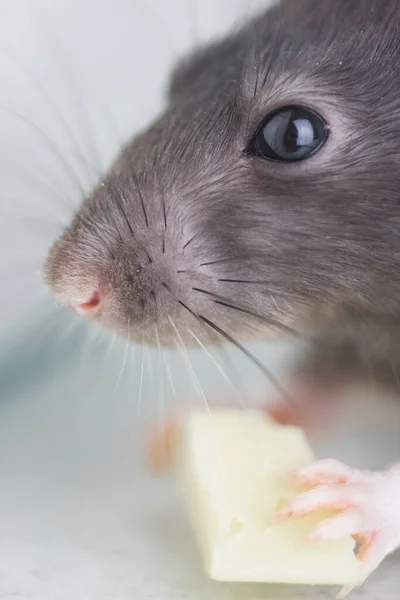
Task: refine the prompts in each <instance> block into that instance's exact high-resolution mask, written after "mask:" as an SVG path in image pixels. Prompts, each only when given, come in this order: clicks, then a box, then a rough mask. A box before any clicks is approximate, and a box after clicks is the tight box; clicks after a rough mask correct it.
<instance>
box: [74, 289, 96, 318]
mask: <svg viewBox="0 0 400 600" xmlns="http://www.w3.org/2000/svg"><path fill="white" fill-rule="evenodd" d="M100 303H101V297H100V293H99V292H93V294H92V295H91V297H90V299H89V300H87V301H86V302H79V303H76V304H73V305H72V308H73V309H74V310H75V311H76V312H77V313H79V314H81V315H90V314H94V313H95V312H96V311H97V310H98V308H99V307H100Z"/></svg>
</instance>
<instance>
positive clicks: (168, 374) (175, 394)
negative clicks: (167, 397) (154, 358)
mask: <svg viewBox="0 0 400 600" xmlns="http://www.w3.org/2000/svg"><path fill="white" fill-rule="evenodd" d="M163 361H164V366H165V370H166V372H167V377H168V381H169V384H170V386H171V390H172V395H173V397H174V400H175V403H176V404H178V396H177V393H176V388H175V384H174V380H173V377H172V372H171V369H170V368H169V364H168V361H167V359H166V357H165V354H164V353H163Z"/></svg>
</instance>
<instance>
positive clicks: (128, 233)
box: [45, 0, 400, 575]
mask: <svg viewBox="0 0 400 600" xmlns="http://www.w3.org/2000/svg"><path fill="white" fill-rule="evenodd" d="M399 81H400V2H399V1H398V0H353V1H351V2H349V1H348V0H282V1H281V2H280V4H279V5H277V6H275V7H273V8H272V9H269V10H268V11H267V12H265V13H264V14H262V15H260V16H259V17H258V18H256V19H254V20H252V21H251V22H249V23H248V24H246V25H245V26H244V27H242V28H241V29H240V30H238V31H235V32H233V33H232V34H231V35H230V36H228V37H227V38H225V39H223V40H220V41H217V42H214V43H213V44H211V45H209V46H207V47H205V48H202V49H200V50H199V51H197V52H195V53H194V54H193V55H192V56H190V57H188V58H186V59H185V60H183V61H181V62H180V64H179V65H178V66H177V68H176V69H175V71H174V73H173V75H172V78H171V85H170V90H169V97H168V104H167V106H166V108H165V110H164V112H163V114H162V115H161V116H160V117H159V119H158V120H157V121H156V122H155V123H154V124H153V125H152V126H151V127H150V128H149V129H148V130H147V131H146V132H144V133H141V134H140V135H138V136H137V137H136V138H135V139H134V140H132V141H131V142H129V143H128V144H127V145H126V147H125V148H123V150H122V152H121V154H120V156H119V157H118V159H117V160H116V162H115V164H114V165H113V166H112V168H111V169H110V171H109V172H108V173H107V175H106V176H105V177H104V179H103V180H102V181H101V182H100V183H99V185H98V186H97V188H96V189H95V190H94V191H93V193H92V194H91V195H90V197H88V198H87V199H85V201H84V203H83V205H82V207H81V209H80V210H79V212H78V213H77V215H76V216H75V218H74V220H73V222H72V223H71V225H70V227H69V228H68V229H67V230H66V231H65V232H64V233H63V235H62V236H61V237H60V238H59V239H58V240H57V241H56V243H55V244H54V246H53V247H52V248H51V250H50V253H49V256H48V259H47V262H46V266H45V274H46V279H47V282H48V283H49V285H50V287H51V289H52V290H53V292H54V294H55V295H56V296H57V297H58V298H59V299H60V300H61V302H63V303H64V304H66V305H67V306H69V307H71V308H73V309H75V310H77V311H78V312H80V313H82V314H84V315H86V316H87V317H89V318H91V319H93V320H94V321H96V322H99V323H100V324H102V325H104V326H105V327H107V328H109V329H111V330H113V331H114V332H118V333H121V335H124V336H126V337H128V338H130V339H132V340H137V341H139V342H147V343H154V342H156V341H160V342H161V343H163V344H170V343H174V341H175V339H176V336H179V337H180V339H181V340H182V341H184V342H185V343H186V344H189V343H194V341H195V340H200V341H201V343H203V344H209V343H217V342H222V341H226V340H228V341H231V342H232V343H235V344H236V345H238V346H239V347H242V346H241V340H245V339H248V338H251V337H261V338H266V337H269V336H280V335H296V336H299V337H307V339H308V340H312V341H313V348H314V350H313V351H312V352H311V355H310V357H309V361H308V363H307V365H304V366H302V368H301V377H302V378H303V380H304V381H307V378H310V379H312V380H313V382H314V384H317V386H318V389H321V390H324V389H325V390H327V389H328V388H329V389H330V388H331V387H332V386H333V385H334V384H335V382H337V381H339V382H341V384H343V383H344V382H351V381H353V380H354V381H355V380H358V379H362V377H363V376H365V372H366V369H367V368H368V369H370V368H371V365H372V366H373V368H374V373H375V374H376V377H377V378H379V380H380V381H381V383H382V384H385V385H391V386H393V387H396V386H397V383H398V377H399V376H400V353H399V352H398V350H399V347H400V328H399V326H400V301H399V298H400V276H399V273H400V242H399V231H400V174H399V173H400V170H399V168H398V165H399V159H400V94H399ZM299 372H300V371H299ZM299 476H300V478H301V479H302V481H303V482H306V483H308V484H309V483H312V484H313V485H316V484H320V485H317V487H316V488H315V489H314V490H313V491H311V492H307V493H306V494H302V495H299V496H298V497H297V498H296V499H295V500H294V501H293V503H292V504H291V505H290V506H289V507H286V508H285V509H284V510H283V512H282V517H283V518H296V517H298V516H301V515H302V514H305V513H307V512H311V511H313V510H316V509H318V508H321V507H322V506H323V507H327V506H330V507H332V508H335V509H338V510H339V509H340V511H341V512H340V513H339V515H338V516H337V517H335V518H334V519H332V520H330V521H327V522H324V523H323V524H322V525H320V526H319V528H318V530H317V531H316V532H315V537H316V538H319V539H326V538H329V539H331V538H334V537H338V536H342V535H344V534H351V535H353V536H355V537H356V539H357V540H358V541H360V542H361V551H360V557H361V558H362V559H363V561H364V564H365V575H368V574H369V573H370V572H371V571H372V570H374V568H375V567H376V566H377V565H378V564H379V563H380V562H381V560H382V559H383V558H384V557H385V556H386V555H387V554H388V553H389V552H392V551H393V550H394V549H395V548H396V547H397V546H398V545H399V544H400V467H398V466H394V467H391V468H390V469H388V470H387V471H385V472H382V473H371V472H365V471H355V470H353V469H350V468H349V467H347V466H345V465H342V464H340V463H337V462H335V461H328V462H326V461H325V462H322V463H317V464H316V465H311V466H309V467H307V468H306V469H305V470H303V471H302V472H301V473H299Z"/></svg>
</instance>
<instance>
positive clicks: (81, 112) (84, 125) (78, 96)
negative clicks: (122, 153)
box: [46, 29, 103, 179]
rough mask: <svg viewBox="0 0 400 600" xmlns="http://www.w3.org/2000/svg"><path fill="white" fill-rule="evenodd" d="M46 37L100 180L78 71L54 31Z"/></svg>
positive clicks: (95, 148) (97, 159) (96, 153)
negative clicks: (60, 69)
mask: <svg viewBox="0 0 400 600" xmlns="http://www.w3.org/2000/svg"><path fill="white" fill-rule="evenodd" d="M46 37H47V39H50V38H51V44H52V46H53V50H54V56H56V55H57V63H59V64H60V65H61V68H62V70H63V72H64V78H65V80H66V81H67V82H68V88H69V90H70V91H72V93H73V95H74V98H75V104H76V106H77V114H78V117H79V121H80V123H79V129H80V130H81V131H83V132H84V134H85V137H86V141H87V146H88V148H89V152H90V154H91V156H92V160H93V161H94V164H95V165H96V166H97V168H96V178H97V179H98V178H100V175H101V173H102V171H103V166H102V164H101V160H100V154H99V151H98V148H97V147H96V144H95V142H94V138H93V129H92V125H91V123H90V119H89V113H88V109H87V106H85V104H84V101H83V97H84V96H83V94H82V93H81V90H80V89H79V82H78V88H77V87H76V83H77V80H76V71H75V72H71V69H70V68H69V66H68V63H67V61H66V60H65V53H64V51H63V48H62V47H61V46H60V44H59V42H58V39H57V38H56V37H55V36H54V35H53V31H52V30H48V29H47V31H46ZM57 67H58V65H57ZM58 112H59V111H58ZM61 117H62V114H61ZM82 117H83V118H82ZM63 120H64V119H63ZM66 126H67V128H68V131H70V128H69V126H68V122H66ZM71 134H72V137H73V139H74V140H75V144H76V146H78V145H79V142H78V140H77V138H76V137H75V135H73V133H72V131H71Z"/></svg>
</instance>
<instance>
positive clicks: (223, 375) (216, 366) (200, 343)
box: [189, 329, 240, 395]
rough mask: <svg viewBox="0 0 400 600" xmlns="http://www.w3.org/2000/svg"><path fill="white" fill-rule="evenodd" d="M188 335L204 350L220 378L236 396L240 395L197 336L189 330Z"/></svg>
mask: <svg viewBox="0 0 400 600" xmlns="http://www.w3.org/2000/svg"><path fill="white" fill-rule="evenodd" d="M189 334H190V335H191V336H192V338H193V339H194V340H195V341H196V342H197V344H198V345H199V346H200V348H202V349H203V350H204V352H205V353H206V354H207V356H208V357H209V359H210V360H211V362H212V363H213V365H214V366H215V368H216V369H217V371H218V372H219V373H220V375H221V376H222V378H223V379H224V380H225V381H226V382H227V383H228V384H229V385H230V386H231V387H232V389H233V390H234V391H235V392H236V393H237V394H238V395H240V394H239V390H238V389H237V388H236V386H235V385H234V383H233V381H232V380H231V379H230V378H229V377H228V375H227V374H226V373H225V371H224V369H223V368H222V367H221V365H220V364H219V363H218V361H217V360H216V359H215V358H214V356H213V355H212V353H211V352H210V351H209V350H208V348H207V347H206V346H205V345H204V344H203V343H202V342H201V340H199V338H198V337H197V335H196V334H195V333H194V332H193V331H192V330H191V329H189Z"/></svg>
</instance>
